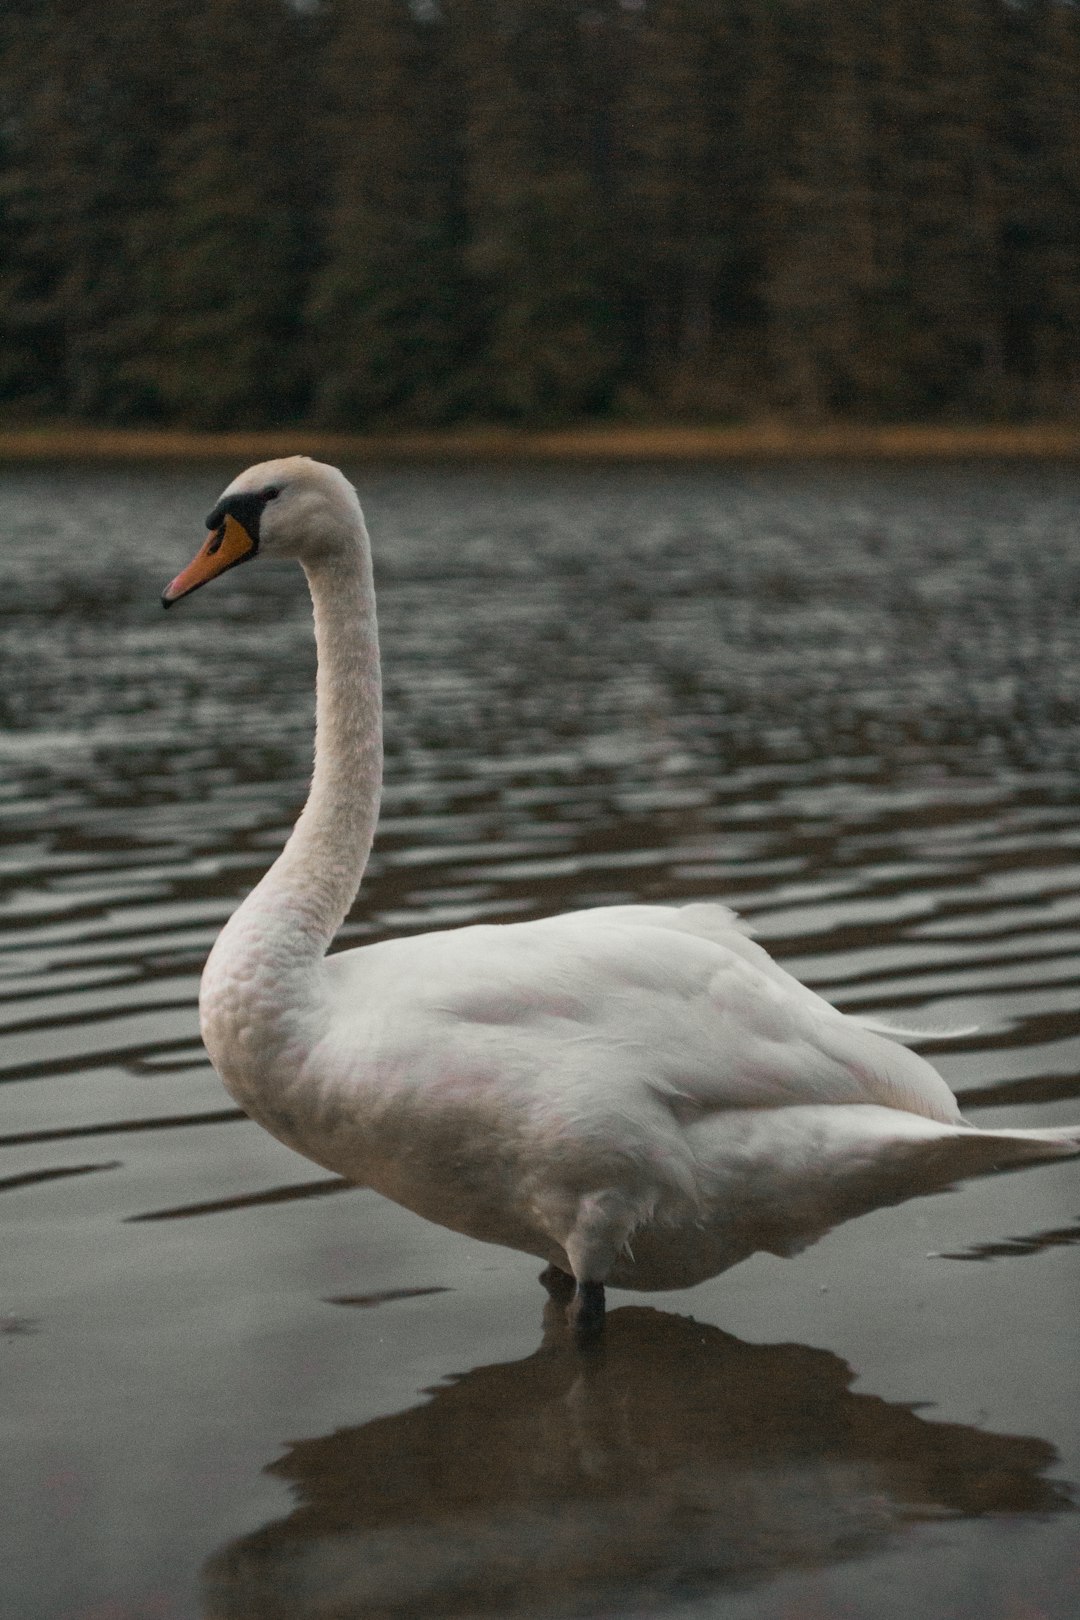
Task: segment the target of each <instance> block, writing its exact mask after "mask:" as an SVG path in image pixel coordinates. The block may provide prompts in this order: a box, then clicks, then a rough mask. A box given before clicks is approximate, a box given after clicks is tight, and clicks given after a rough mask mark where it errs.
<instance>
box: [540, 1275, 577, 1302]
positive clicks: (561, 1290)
mask: <svg viewBox="0 0 1080 1620" xmlns="http://www.w3.org/2000/svg"><path fill="white" fill-rule="evenodd" d="M540 1281H541V1282H542V1283H543V1285H544V1287H545V1288H546V1289H547V1291H548V1293H549V1294H550V1295H551V1297H552V1299H555V1300H558V1301H559V1302H560V1303H561V1304H563V1305H566V1304H568V1303H569V1301H570V1300H571V1298H572V1297H573V1293H574V1289H575V1287H576V1286H577V1285H576V1284H575V1282H574V1279H573V1277H572V1276H571V1275H570V1273H569V1272H568V1271H563V1270H562V1268H561V1267H559V1266H545V1267H544V1270H543V1271H542V1272H541V1273H540Z"/></svg>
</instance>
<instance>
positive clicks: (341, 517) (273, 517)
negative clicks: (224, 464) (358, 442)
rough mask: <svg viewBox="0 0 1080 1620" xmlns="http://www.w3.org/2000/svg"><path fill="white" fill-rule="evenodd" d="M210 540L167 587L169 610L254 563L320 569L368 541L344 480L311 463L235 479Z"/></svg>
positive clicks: (261, 469)
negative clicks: (271, 560) (290, 562)
mask: <svg viewBox="0 0 1080 1620" xmlns="http://www.w3.org/2000/svg"><path fill="white" fill-rule="evenodd" d="M206 527H207V528H208V529H209V530H210V536H209V538H208V540H207V541H206V543H205V545H204V546H203V547H202V549H201V551H200V552H199V553H198V555H197V556H196V557H195V559H194V561H193V562H191V563H189V564H188V566H187V567H186V568H185V569H184V571H183V572H182V573H180V574H177V576H176V578H175V579H174V580H173V581H172V583H171V584H170V585H167V586H166V587H165V590H164V592H163V594H162V598H161V602H162V606H163V607H171V606H172V604H173V603H174V602H178V601H179V600H180V598H181V597H182V596H187V595H189V593H190V592H191V591H195V590H198V588H199V586H200V585H205V584H206V583H207V581H208V580H211V579H214V578H216V576H217V575H218V574H223V573H225V571H226V569H228V568H236V567H237V566H238V565H239V564H240V563H243V562H249V561H250V560H251V558H252V557H256V556H260V557H286V558H291V559H294V560H295V561H297V562H302V563H306V564H317V563H318V562H320V561H322V560H325V559H327V558H328V557H330V556H332V555H333V554H334V553H335V552H337V551H342V550H344V549H345V548H347V547H349V546H355V544H356V539H357V535H358V534H362V533H363V519H362V517H361V515H360V503H359V501H358V500H357V498H356V491H355V490H354V489H353V487H352V485H351V484H350V483H349V480H348V479H347V478H346V477H345V474H344V473H341V472H339V471H338V469H337V468H336V467H328V466H326V465H325V463H323V462H321V461H311V460H310V459H309V458H308V457H307V456H283V457H282V458H281V459H280V460H278V461H262V462H260V463H259V464H258V466H257V467H249V468H248V469H247V471H246V472H242V473H241V474H240V476H239V478H234V479H233V481H232V483H231V484H230V485H229V487H228V489H227V490H225V492H224V493H223V495H222V497H221V499H220V500H219V501H218V503H217V505H216V506H215V507H214V510H213V511H212V512H211V513H210V515H209V517H208V518H207V520H206Z"/></svg>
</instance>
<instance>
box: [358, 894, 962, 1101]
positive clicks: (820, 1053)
mask: <svg viewBox="0 0 1080 1620" xmlns="http://www.w3.org/2000/svg"><path fill="white" fill-rule="evenodd" d="M687 909H690V908H687ZM693 909H695V910H702V911H703V910H706V909H707V910H708V911H709V912H710V913H711V915H710V916H709V917H708V918H707V919H702V918H700V917H695V918H691V919H688V920H690V921H691V922H692V923H694V924H696V925H697V926H695V927H693V928H692V929H687V928H686V927H685V926H680V923H679V922H678V921H673V920H672V918H675V919H679V918H681V916H682V913H681V911H676V910H674V909H671V910H668V909H667V908H656V910H655V911H654V910H653V908H651V907H645V906H642V907H612V908H604V909H600V910H597V911H588V912H577V913H572V914H570V915H568V916H563V917H556V918H549V919H545V920H543V921H538V922H532V923H512V924H505V925H502V926H495V925H483V926H478V927H474V928H464V929H456V930H452V931H448V932H446V933H443V934H429V935H422V936H419V937H415V938H413V939H406V940H396V941H389V942H387V943H385V944H383V945H378V946H373V947H367V948H364V949H361V950H359V951H355V952H353V951H350V952H347V953H344V954H343V955H342V956H340V957H333V958H331V959H330V963H329V964H328V967H332V968H334V964H337V966H336V968H334V971H335V973H336V974H337V975H339V976H340V984H341V992H340V993H341V994H342V996H345V997H348V999H349V1000H350V1001H354V1004H359V1003H360V1002H364V1003H367V1004H368V1005H369V1006H370V1005H372V1004H373V1003H374V1004H375V1005H377V1006H378V1007H379V1009H380V1018H381V1020H382V1022H383V1024H384V1026H385V1027H386V1028H387V1029H388V1030H392V1031H393V1035H392V1039H393V1040H394V1041H395V1042H396V1043H397V1049H398V1050H399V1051H400V1052H401V1059H400V1061H402V1062H408V1061H410V1059H409V1058H408V1056H407V1050H408V1051H415V1052H416V1054H417V1056H416V1061H417V1062H419V1063H421V1064H422V1066H423V1068H424V1070H425V1072H430V1067H431V1064H432V1063H433V1062H440V1063H442V1064H444V1065H445V1066H446V1067H447V1070H448V1071H449V1070H453V1071H456V1072H460V1071H463V1070H464V1071H473V1070H475V1071H476V1072H478V1073H479V1072H484V1073H486V1074H491V1073H492V1072H493V1070H494V1071H498V1070H500V1069H501V1071H502V1072H503V1073H504V1074H505V1075H506V1076H507V1080H508V1083H510V1084H513V1085H515V1086H518V1087H528V1086H531V1085H533V1084H535V1085H536V1086H537V1087H538V1088H543V1087H550V1088H554V1089H556V1090H558V1091H559V1092H561V1093H566V1094H568V1095H569V1094H570V1093H573V1094H576V1095H578V1096H580V1097H581V1098H582V1100H584V1099H586V1098H590V1099H595V1100H597V1101H599V1100H600V1099H601V1098H603V1099H604V1101H605V1106H607V1107H610V1108H615V1109H617V1108H618V1106H619V1099H620V1098H627V1099H628V1098H629V1097H630V1095H631V1094H632V1093H633V1092H634V1091H635V1088H637V1090H638V1092H639V1093H640V1091H641V1089H642V1088H647V1089H648V1091H649V1092H650V1094H653V1095H659V1096H661V1097H663V1098H665V1099H666V1100H668V1102H669V1103H670V1105H671V1106H672V1108H673V1109H674V1110H676V1111H677V1112H683V1113H686V1114H687V1115H690V1114H693V1113H694V1112H699V1113H700V1112H705V1111H714V1110H720V1109H726V1108H755V1107H762V1108H770V1107H783V1106H789V1105H793V1104H807V1103H878V1104H881V1105H883V1106H885V1107H889V1108H900V1109H905V1110H908V1111H910V1112H912V1113H916V1114H922V1115H925V1116H927V1117H929V1118H931V1119H939V1120H944V1121H955V1120H958V1119H959V1117H960V1116H959V1110H958V1109H957V1106H956V1101H955V1098H954V1097H953V1095H952V1093H951V1092H950V1091H949V1088H948V1087H947V1086H946V1085H945V1082H944V1081H943V1080H942V1079H941V1078H940V1076H939V1075H938V1074H937V1073H936V1072H935V1071H934V1070H933V1069H932V1068H931V1067H930V1065H929V1064H928V1063H926V1062H925V1061H924V1060H923V1059H922V1058H920V1057H918V1056H916V1054H915V1053H913V1052H908V1051H906V1050H905V1049H904V1048H903V1047H900V1046H897V1045H895V1044H894V1043H893V1042H892V1041H890V1040H887V1039H885V1038H884V1037H883V1036H881V1035H878V1034H876V1033H874V1032H873V1031H870V1030H867V1029H865V1028H863V1027H862V1026H860V1025H859V1024H856V1023H854V1022H853V1021H852V1020H851V1019H848V1018H845V1017H844V1016H843V1015H842V1014H841V1013H838V1012H837V1011H836V1009H835V1008H833V1007H830V1006H829V1004H828V1003H827V1002H825V1001H822V999H821V998H820V997H819V996H816V995H814V993H813V992H812V991H810V990H808V989H806V987H805V986H804V985H801V984H799V982H798V980H796V979H793V978H792V977H791V975H790V974H787V973H784V972H783V970H782V969H779V968H777V967H776V964H775V963H773V962H772V959H771V958H770V957H768V956H767V954H766V953H765V952H764V951H762V950H761V947H760V946H757V945H755V944H754V942H753V941H752V940H749V939H748V938H747V937H746V935H745V934H743V933H742V932H741V931H739V929H738V928H737V927H736V926H735V924H734V922H733V920H732V917H731V913H724V912H723V908H719V907H717V908H712V907H709V908H693ZM718 912H719V913H720V914H721V915H720V916H717V915H716V913H718ZM702 921H705V923H706V925H707V926H708V927H709V930H710V931H709V933H708V934H706V933H704V932H702V931H701V923H702ZM351 962H355V968H352V967H351V966H350V963H351ZM354 980H355V982H353V981H354ZM361 981H363V982H361ZM395 1008H399V1009H400V1017H399V1018H395V1016H394V1013H395ZM435 1054H441V1056H440V1057H439V1058H436V1057H435Z"/></svg>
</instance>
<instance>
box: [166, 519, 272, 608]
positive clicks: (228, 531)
mask: <svg viewBox="0 0 1080 1620" xmlns="http://www.w3.org/2000/svg"><path fill="white" fill-rule="evenodd" d="M256 550H257V547H256V545H255V542H254V540H253V539H252V538H251V536H250V534H248V532H247V530H246V529H245V528H244V525H243V524H242V523H240V522H239V521H238V520H237V519H236V518H234V517H233V516H232V514H231V513H229V514H227V515H226V518H225V521H224V523H223V524H222V525H221V527H220V529H215V530H214V532H213V534H212V535H211V536H210V538H209V539H208V540H207V542H206V544H205V545H204V546H203V548H202V550H201V551H200V552H199V554H198V556H197V557H196V558H195V559H194V560H193V561H192V562H190V563H188V565H187V567H186V568H185V569H184V571H183V573H181V574H177V576H176V578H175V579H174V580H173V581H172V583H171V584H170V585H166V587H165V589H164V591H163V592H162V593H161V605H162V607H172V605H173V603H174V602H179V600H180V598H181V597H182V596H188V595H190V593H191V592H192V591H197V590H198V588H199V586H200V585H205V584H206V582H207V580H210V579H215V578H216V577H217V575H218V574H223V573H224V572H225V570H226V569H227V568H235V567H236V565H237V564H238V563H242V562H247V560H248V558H249V557H254V555H255V552H256Z"/></svg>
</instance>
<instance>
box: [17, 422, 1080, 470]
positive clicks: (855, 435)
mask: <svg viewBox="0 0 1080 1620" xmlns="http://www.w3.org/2000/svg"><path fill="white" fill-rule="evenodd" d="M298 453H300V454H305V455H311V456H317V457H319V458H320V459H322V460H328V461H353V462H355V461H418V462H425V461H426V462H438V461H454V462H465V461H536V462H545V461H552V462H556V461H565V462H573V461H580V462H594V461H735V460H762V461H769V460H785V459H801V458H812V459H821V460H828V459H858V458H866V459H886V460H896V461H931V460H941V461H946V460H957V459H963V458H979V459H987V460H992V459H997V458H1010V459H1015V460H1060V459H1072V458H1080V424H1078V425H1077V426H1075V427H1070V426H1067V425H1059V424H1033V425H1029V426H1023V427H921V426H903V427H860V426H853V425H839V424H836V425H831V426H827V427H820V428H797V427H786V426H781V425H779V424H775V423H758V424H753V425H750V426H746V427H682V426H670V427H630V426H612V427H604V426H596V427H592V426H590V427H575V428H565V429H553V430H550V431H526V430H515V429H511V428H495V427H490V428H487V427H482V428H467V429H461V430H454V431H446V432H416V433H383V434H378V433H373V434H349V433H320V432H318V431H315V430H312V429H307V428H296V429H282V430H273V431H269V432H257V433H246V432H241V433H196V432H187V431H185V430H183V429H152V428H146V429H142V428H93V427H81V426H76V427H68V426H61V427H30V428H9V429H0V461H9V462H10V461H64V460H98V461H161V460H175V461H189V460H205V459H208V458H214V459H221V460H227V461H230V462H236V461H248V462H251V461H261V460H266V459H268V458H269V457H271V456H277V455H293V454H298Z"/></svg>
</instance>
